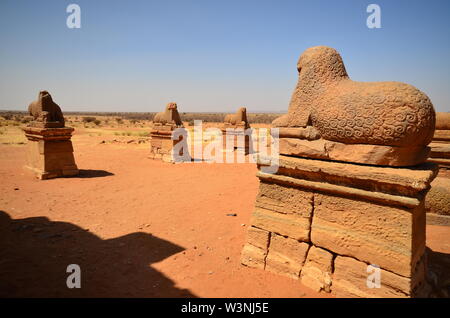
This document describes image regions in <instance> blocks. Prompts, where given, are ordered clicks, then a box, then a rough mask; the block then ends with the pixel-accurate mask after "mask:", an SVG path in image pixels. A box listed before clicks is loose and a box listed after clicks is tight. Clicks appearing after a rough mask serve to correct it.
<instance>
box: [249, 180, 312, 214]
mask: <svg viewBox="0 0 450 318" xmlns="http://www.w3.org/2000/svg"><path fill="white" fill-rule="evenodd" d="M255 206H256V207H258V208H262V209H266V210H271V211H274V212H278V213H282V214H292V215H297V216H300V217H304V218H307V219H309V218H311V213H312V209H313V193H312V192H307V191H302V190H300V189H296V188H293V187H288V186H283V185H278V184H273V183H266V182H261V183H260V186H259V193H258V196H257V197H256V203H255Z"/></svg>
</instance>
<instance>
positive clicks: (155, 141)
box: [148, 125, 187, 163]
mask: <svg viewBox="0 0 450 318" xmlns="http://www.w3.org/2000/svg"><path fill="white" fill-rule="evenodd" d="M175 128H177V127H174V126H173V125H155V126H154V128H153V129H152V130H151V131H150V136H151V140H150V154H149V156H148V158H149V159H157V160H162V161H164V162H169V163H175V162H176V161H177V160H175V158H174V155H173V153H172V150H173V148H174V147H175V145H177V144H178V143H180V142H184V141H183V137H180V139H179V140H172V132H173V130H174V129H175ZM186 149H187V148H186ZM182 155H183V151H182V150H181V151H180V153H179V156H182Z"/></svg>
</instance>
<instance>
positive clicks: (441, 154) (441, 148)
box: [428, 130, 450, 169]
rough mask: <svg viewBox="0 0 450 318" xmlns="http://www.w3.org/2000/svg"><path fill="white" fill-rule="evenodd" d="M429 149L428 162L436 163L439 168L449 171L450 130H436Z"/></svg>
mask: <svg viewBox="0 0 450 318" xmlns="http://www.w3.org/2000/svg"><path fill="white" fill-rule="evenodd" d="M430 147H431V152H430V157H429V158H428V161H429V162H434V163H437V164H438V165H439V167H441V168H444V169H450V130H436V131H435V132H434V136H433V142H432V143H431V144H430Z"/></svg>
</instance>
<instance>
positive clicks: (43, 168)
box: [23, 127, 79, 180]
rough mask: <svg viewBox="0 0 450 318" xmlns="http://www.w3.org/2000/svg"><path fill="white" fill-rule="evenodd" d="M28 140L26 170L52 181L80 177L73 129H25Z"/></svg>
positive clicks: (42, 178)
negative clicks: (72, 138)
mask: <svg viewBox="0 0 450 318" xmlns="http://www.w3.org/2000/svg"><path fill="white" fill-rule="evenodd" d="M23 130H24V132H25V136H26V137H27V139H28V145H27V164H26V166H25V169H26V170H27V171H30V172H32V173H33V174H34V175H35V176H36V177H37V178H39V179H41V180H44V179H51V178H57V177H70V176H75V175H78V172H79V171H78V168H77V165H76V164H75V159H74V156H73V146H72V141H71V140H70V139H71V136H72V132H73V130H74V129H73V128H69V127H64V128H39V127H24V128H23Z"/></svg>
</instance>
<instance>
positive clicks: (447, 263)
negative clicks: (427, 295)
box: [427, 248, 450, 298]
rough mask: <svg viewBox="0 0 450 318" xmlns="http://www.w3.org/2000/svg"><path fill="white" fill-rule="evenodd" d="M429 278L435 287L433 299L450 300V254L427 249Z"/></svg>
mask: <svg viewBox="0 0 450 318" xmlns="http://www.w3.org/2000/svg"><path fill="white" fill-rule="evenodd" d="M427 254H428V277H429V279H430V280H431V283H432V285H433V293H432V297H439V298H440V297H445V298H450V271H449V269H450V254H447V253H441V252H436V251H433V250H431V249H430V248H427Z"/></svg>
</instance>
